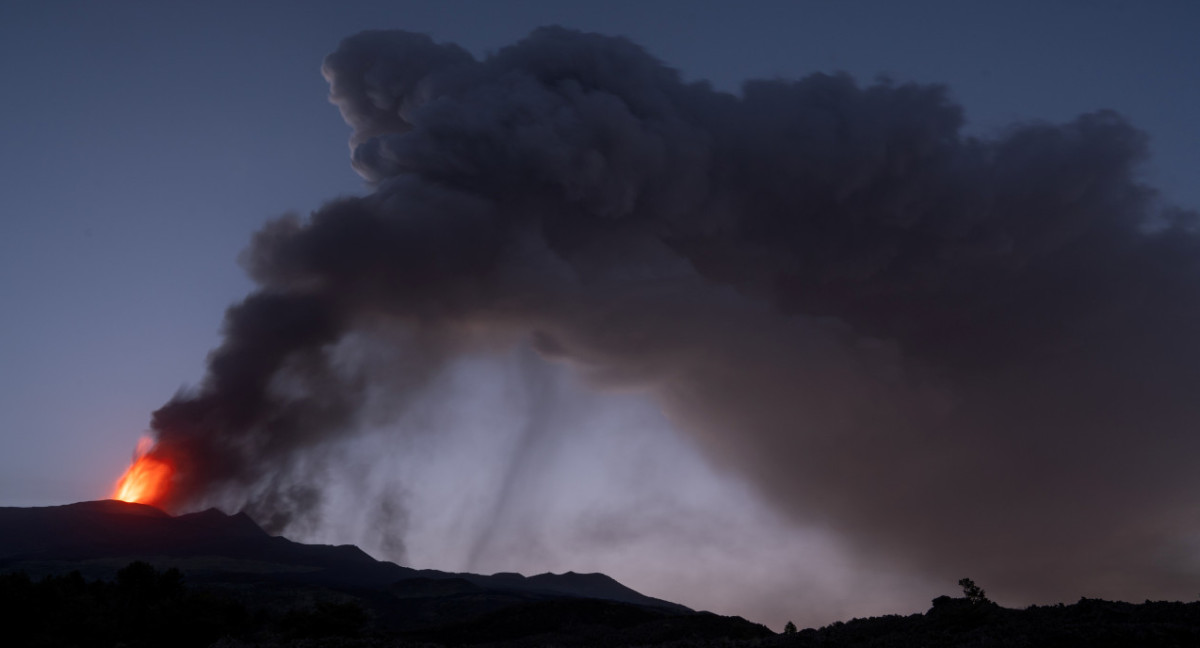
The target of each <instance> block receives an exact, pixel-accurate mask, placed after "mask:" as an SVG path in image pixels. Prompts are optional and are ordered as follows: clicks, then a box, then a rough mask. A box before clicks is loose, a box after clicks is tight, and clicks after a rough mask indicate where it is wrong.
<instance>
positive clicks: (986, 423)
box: [153, 28, 1200, 600]
mask: <svg viewBox="0 0 1200 648" xmlns="http://www.w3.org/2000/svg"><path fill="white" fill-rule="evenodd" d="M324 74H325V76H326V78H327V79H328V80H329V83H330V87H331V98H332V101H333V102H334V103H335V104H337V106H338V107H339V108H340V110H341V112H342V115H343V117H344V118H345V120H346V122H347V123H348V124H349V125H350V126H352V127H353V134H352V136H351V140H350V141H351V151H352V160H353V164H354V168H355V169H356V170H357V171H358V172H359V173H360V174H362V175H363V176H364V177H365V178H366V179H367V180H368V181H369V182H370V183H371V184H372V186H373V189H374V191H373V193H371V194H370V195H368V196H365V197H355V198H345V199H339V200H336V201H333V202H331V203H329V204H327V205H326V206H324V207H323V208H322V209H320V210H318V211H317V212H315V213H313V214H312V215H311V216H309V217H307V218H300V217H295V216H291V217H286V218H282V219H280V220H276V221H274V222H271V223H269V224H268V225H267V226H266V227H264V228H263V229H262V231H260V232H259V233H258V234H257V235H256V236H255V238H254V240H253V241H252V243H251V245H250V248H249V249H248V250H247V251H246V253H245V256H244V263H245V266H246V268H247V270H248V272H249V273H250V275H251V276H252V277H253V278H254V280H255V281H256V282H257V283H258V285H259V289H258V290H257V292H255V293H253V294H251V295H250V296H249V297H247V298H246V299H245V300H244V301H243V302H241V303H240V304H237V305H235V306H233V307H232V308H231V309H230V310H229V312H228V314H227V316H226V322H225V340H224V343H223V344H222V345H221V346H220V347H219V348H218V349H217V350H215V351H214V352H213V354H212V356H211V357H210V360H209V370H208V374H207V376H206V377H205V379H204V381H203V382H202V383H201V384H200V385H199V386H198V387H197V388H196V389H195V390H193V391H189V392H186V393H181V394H179V395H178V396H177V397H176V398H174V399H173V400H172V401H171V402H170V403H168V404H167V405H165V406H164V407H163V408H162V409H160V410H158V411H157V412H156V413H155V415H154V420H153V427H154V430H155V431H156V433H157V436H158V442H159V445H158V446H157V449H156V450H155V452H156V453H158V454H160V455H164V456H168V457H170V458H171V459H172V460H173V461H174V462H175V463H176V464H177V465H178V466H179V473H178V482H177V484H176V488H175V490H174V491H173V493H172V497H173V499H172V500H171V501H169V502H168V505H169V506H171V507H173V508H187V507H190V506H195V505H198V504H199V503H201V502H205V501H211V500H213V499H217V498H221V497H227V498H228V497H234V498H235V499H238V500H239V501H240V502H241V503H242V505H243V506H245V507H246V508H247V509H248V510H249V511H251V513H252V514H253V515H254V516H255V518H256V519H259V520H264V521H266V523H267V524H268V525H269V526H271V527H272V528H274V529H283V528H289V526H294V525H298V524H303V523H304V515H305V513H306V512H307V511H311V510H312V508H313V507H314V506H315V505H316V503H317V502H318V501H319V499H320V494H321V493H320V487H319V484H320V479H319V477H318V476H314V472H313V471H314V470H317V469H316V468H313V465H315V463H314V462H316V463H319V462H318V461H317V460H318V458H319V457H320V455H321V453H322V452H324V451H325V449H327V448H328V447H329V444H331V443H332V442H334V441H335V440H337V439H342V438H345V437H346V436H347V435H353V434H356V433H358V431H359V430H362V429H363V428H364V427H367V426H368V425H369V424H370V423H372V422H380V421H386V420H391V419H394V418H395V417H397V416H399V415H400V414H401V413H403V412H404V411H405V408H406V405H407V404H408V403H409V402H410V401H411V399H413V398H414V397H415V395H416V394H419V393H420V392H421V390H422V389H423V387H424V386H425V385H426V384H427V383H428V382H429V381H430V380H433V379H434V378H435V377H436V376H437V375H438V374H439V372H441V371H443V370H444V369H445V367H446V366H447V363H448V362H451V361H452V360H454V359H455V358H459V357H462V356H463V355H464V354H470V353H473V352H477V351H480V350H486V349H506V348H512V347H514V345H521V344H532V345H533V347H534V348H535V349H536V350H537V352H538V357H536V358H534V359H533V361H535V362H541V361H543V360H544V361H551V362H558V363H563V364H565V365H567V366H570V367H572V368H574V369H575V370H577V373H578V374H579V375H581V376H583V377H584V378H585V379H586V380H587V381H588V382H589V383H590V384H592V385H594V386H596V387H600V388H622V389H630V390H640V391H644V392H646V393H649V394H652V395H653V396H654V397H655V398H656V399H657V400H658V402H659V403H660V404H661V405H662V407H663V409H664V411H665V412H666V413H667V414H668V415H669V416H670V417H671V418H672V420H673V421H674V422H675V423H676V425H677V427H678V428H679V429H680V430H682V431H684V432H686V433H687V434H688V435H689V437H690V438H692V439H693V440H694V441H695V443H696V444H698V446H699V447H700V448H702V449H703V451H704V452H705V453H706V455H707V456H708V457H710V458H711V460H712V461H713V462H715V463H716V464H718V465H720V466H722V467H725V468H727V469H729V470H732V471H734V472H736V473H737V474H740V475H742V476H743V477H744V478H745V479H746V480H748V481H749V482H750V483H751V484H752V486H753V487H754V488H755V489H756V491H757V492H758V493H760V494H761V496H763V497H764V498H766V499H767V500H768V501H769V502H771V503H772V504H773V505H774V506H775V507H776V508H777V509H778V510H780V511H782V512H784V513H785V514H786V515H787V516H788V517H789V518H791V519H793V520H795V521H796V522H798V523H801V524H804V525H809V526H813V527H820V528H825V529H829V530H831V531H832V532H834V533H836V534H838V535H839V536H840V537H842V538H844V539H845V541H846V542H847V543H848V544H849V546H850V547H852V548H853V550H854V551H856V552H859V553H860V554H861V555H863V556H866V557H870V558H871V559H873V560H882V561H888V562H891V563H894V564H901V565H905V566H907V567H909V568H911V569H913V570H916V571H917V572H919V573H922V574H926V575H929V576H931V577H933V578H939V579H944V580H945V581H946V582H952V581H953V580H954V579H957V578H959V577H961V576H963V575H970V576H971V577H972V578H974V579H976V580H977V581H979V582H981V583H986V584H987V586H988V590H989V592H991V593H993V594H995V595H998V596H999V597H1001V598H1003V597H1009V598H1024V599H1025V600H1029V599H1037V600H1044V599H1047V598H1060V597H1068V598H1069V597H1073V596H1078V595H1079V594H1080V593H1081V592H1086V593H1089V594H1090V595H1104V596H1116V597H1121V596H1125V597H1134V598H1140V597H1143V596H1146V597H1179V596H1185V595H1187V596H1191V595H1193V594H1194V592H1195V584H1196V582H1197V578H1198V577H1200V574H1198V573H1197V562H1196V560H1195V558H1194V556H1195V553H1196V550H1197V549H1196V547H1194V546H1188V545H1187V544H1185V543H1186V542H1187V537H1188V536H1187V533H1189V529H1190V528H1191V527H1189V524H1191V525H1193V526H1194V522H1195V519H1196V513H1197V510H1198V505H1200V501H1198V496H1197V493H1200V488H1198V487H1200V477H1198V475H1200V472H1198V471H1196V470H1195V466H1194V463H1195V461H1194V457H1196V456H1200V454H1198V452H1200V436H1198V435H1197V434H1196V430H1197V429H1200V398H1197V397H1196V393H1197V388H1198V387H1200V343H1198V342H1197V339H1196V334H1195V332H1196V331H1197V330H1200V267H1198V266H1200V245H1198V239H1197V234H1196V227H1195V223H1196V217H1197V214H1196V213H1195V212H1191V211H1185V210H1180V209H1177V208H1169V207H1164V206H1163V205H1161V204H1160V201H1159V199H1158V197H1157V196H1156V194H1155V192H1154V191H1153V190H1152V189H1150V188H1149V187H1147V186H1145V185H1144V184H1142V183H1141V182H1140V181H1139V180H1138V175H1137V173H1138V168H1139V164H1140V162H1141V161H1142V160H1143V158H1144V157H1145V155H1146V141H1145V140H1146V138H1145V136H1144V135H1143V134H1142V133H1140V132H1139V131H1138V130H1136V129H1135V128H1133V127H1132V126H1131V125H1129V124H1128V123H1126V122H1125V121H1124V120H1123V119H1122V118H1121V117H1119V116H1118V115H1116V114H1113V113H1111V112H1103V111H1102V112H1097V113H1092V114H1087V115H1082V116H1080V117H1078V118H1077V119H1075V120H1074V121H1071V122H1069V123H1066V124H1060V125H1051V124H1040V123H1037V124H1024V125H1016V126H1014V127H1012V128H1011V129H1010V130H1009V131H1008V132H1006V133H1005V134H1003V135H1002V136H999V137H997V138H994V139H986V140H984V139H975V138H969V137H965V136H964V135H962V134H961V128H962V124H963V117H962V111H961V109H960V107H959V106H957V105H956V104H954V103H953V102H952V101H951V100H950V99H949V97H948V95H947V91H946V90H945V89H944V88H942V87H939V86H924V85H915V84H893V83H889V82H881V83H877V84H875V85H871V86H866V87H863V86H860V85H858V84H857V83H856V82H855V81H854V80H852V79H851V78H849V77H846V76H829V75H822V74H817V75H813V76H809V77H807V78H804V79H801V80H798V81H794V82H792V81H753V82H749V83H747V84H746V85H745V87H744V89H743V93H742V96H740V97H735V96H732V95H728V94H723V93H719V92H715V91H713V90H712V89H711V88H710V87H708V86H707V85H705V84H703V83H693V84H687V83H684V82H682V81H681V80H680V78H679V75H678V74H677V73H676V72H675V71H674V70H672V69H670V68H667V67H665V66H664V65H662V64H661V63H659V62H658V61H656V60H655V59H653V58H652V57H651V56H649V55H648V54H646V53H645V52H644V51H643V50H642V49H641V48H639V47H638V46H636V45H634V44H632V43H630V42H628V41H626V40H624V39H620V38H609V37H603V36H598V35H594V34H584V33H578V32H574V31H570V30H566V29H561V28H543V29H539V30H537V31H535V32H533V33H532V34H531V35H530V36H529V37H527V38H526V39H524V40H522V41H520V42H519V43H517V44H515V45H513V46H511V47H508V48H505V49H502V50H500V51H499V52H497V53H495V54H493V55H491V56H489V57H488V58H486V59H484V60H476V59H475V58H474V57H473V56H471V55H470V54H468V53H467V52H466V51H464V50H462V49H461V48H459V47H457V46H454V45H447V44H437V43H435V42H433V41H432V40H431V39H429V38H428V37H426V36H423V35H417V34H410V33H405V32H364V33H362V34H359V35H357V36H354V37H351V38H349V39H347V40H345V41H344V42H343V43H342V44H341V46H340V47H339V48H338V50H337V51H336V52H334V53H333V54H331V55H330V56H329V57H328V58H327V59H326V61H325V65H324ZM533 383H536V379H535V380H533ZM543 418H544V417H543ZM547 424H548V423H547V422H546V421H545V420H539V419H538V417H537V416H535V415H531V419H530V422H529V423H528V425H529V427H528V429H527V432H526V434H527V436H528V438H529V439H530V440H536V438H537V436H538V435H539V434H540V432H539V429H540V428H539V427H538V426H544V425H547ZM520 461H521V459H518V460H516V463H514V465H517V466H519V462H520ZM518 469H519V468H518ZM298 474H299V475H306V476H307V477H308V478H307V479H303V480H297V479H295V478H294V476H295V475H298ZM510 478H511V477H510ZM506 483H507V482H506ZM508 496H509V495H502V497H501V499H503V498H504V497H508ZM399 506H400V505H399V504H397V503H395V502H394V501H393V500H388V501H386V502H384V504H383V505H382V509H381V510H383V511H384V512H386V513H387V516H388V517H395V518H397V519H399V518H403V513H402V512H401V508H398V507H399ZM476 551H478V548H476ZM1189 561H1190V562H1189ZM1189 588H1190V589H1189Z"/></svg>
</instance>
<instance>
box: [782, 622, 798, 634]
mask: <svg viewBox="0 0 1200 648" xmlns="http://www.w3.org/2000/svg"><path fill="white" fill-rule="evenodd" d="M783 634H796V624H795V623H792V622H791V621H788V622H787V625H785V626H783Z"/></svg>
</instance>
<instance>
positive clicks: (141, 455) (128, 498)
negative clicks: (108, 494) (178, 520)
mask: <svg viewBox="0 0 1200 648" xmlns="http://www.w3.org/2000/svg"><path fill="white" fill-rule="evenodd" d="M152 450H154V442H153V441H151V440H150V439H146V438H143V439H142V440H141V441H139V442H138V447H137V451H136V452H135V453H134V456H133V463H132V464H130V466H129V469H128V470H126V471H125V474H124V475H122V476H121V479H119V480H117V486H116V488H114V489H113V494H112V498H113V499H118V500H121V501H123V502H137V503H139V504H150V505H156V504H158V502H160V501H161V500H162V499H164V498H165V497H166V495H167V489H168V487H169V486H170V482H171V477H172V475H174V474H175V467H174V466H172V465H171V464H170V463H168V462H167V461H164V460H163V459H162V458H160V457H155V456H152V455H151V451H152Z"/></svg>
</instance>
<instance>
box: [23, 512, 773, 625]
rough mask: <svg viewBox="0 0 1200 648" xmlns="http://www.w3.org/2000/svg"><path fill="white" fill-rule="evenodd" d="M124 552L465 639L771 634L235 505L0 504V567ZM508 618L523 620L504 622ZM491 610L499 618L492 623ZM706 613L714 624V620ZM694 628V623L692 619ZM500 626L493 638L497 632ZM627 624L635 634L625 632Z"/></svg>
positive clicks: (97, 572)
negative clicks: (269, 522) (575, 633)
mask: <svg viewBox="0 0 1200 648" xmlns="http://www.w3.org/2000/svg"><path fill="white" fill-rule="evenodd" d="M134 561H142V562H146V563H149V564H151V565H153V566H155V567H159V568H164V569H169V568H176V569H179V570H180V571H181V572H182V574H183V575H184V577H185V578H186V579H187V581H188V582H189V583H190V584H192V585H195V586H199V587H204V588H208V589H210V590H212V591H216V592H224V593H226V594H227V593H229V592H234V593H236V595H237V597H238V599H239V600H241V601H248V602H249V603H250V604H251V605H252V606H256V605H257V606H262V607H267V608H269V607H276V608H278V607H281V606H283V607H287V606H290V605H294V604H295V603H296V600H297V599H303V600H311V599H312V598H314V597H316V598H317V599H320V598H322V597H326V598H328V597H334V598H337V599H339V600H344V599H346V598H347V597H349V598H350V599H353V600H355V601H356V602H357V603H358V604H360V605H362V606H363V607H364V608H366V609H368V610H370V611H371V615H372V618H374V619H375V620H376V622H377V624H378V625H379V626H380V627H382V628H384V629H386V630H388V631H393V632H400V633H404V634H406V635H408V636H414V637H419V638H422V639H434V640H439V641H440V640H447V639H449V640H453V641H455V642H459V641H465V642H468V643H474V642H477V641H479V640H483V641H491V640H494V639H498V638H503V639H506V640H507V639H513V638H514V635H513V633H514V632H516V633H517V635H518V636H519V635H521V634H522V633H524V632H526V629H525V628H527V627H537V628H539V629H540V630H539V632H544V631H546V630H547V628H549V629H550V630H551V631H553V630H554V629H555V628H558V627H559V626H561V625H562V624H563V623H568V622H569V623H575V622H577V620H578V619H579V618H581V616H582V617H588V616H598V617H599V618H602V619H607V620H608V621H603V622H602V623H601V625H604V624H605V623H609V622H610V621H611V622H613V623H617V624H618V625H620V626H621V631H622V632H627V631H628V627H626V626H632V627H636V628H642V627H644V628H645V629H646V631H647V632H651V633H652V634H654V635H655V636H658V635H659V634H660V632H661V629H662V628H663V627H669V628H672V629H673V630H672V631H673V632H674V631H679V630H680V629H684V628H687V627H690V626H694V625H696V624H699V625H700V626H703V628H704V630H703V631H704V633H705V635H706V636H730V637H746V638H748V637H754V636H766V635H769V634H771V633H770V631H769V630H767V629H766V628H765V627H763V626H761V625H757V624H753V623H750V622H749V621H745V620H744V619H741V618H739V617H719V616H717V615H713V614H710V613H701V612H695V611H693V610H691V609H689V608H687V607H685V606H682V605H679V604H676V603H671V602H669V601H664V600H660V599H656V598H652V597H649V596H646V595H643V594H641V593H639V592H637V591H634V590H633V589H630V588H628V587H626V586H624V585H622V584H621V583H619V582H617V581H616V580H614V579H612V578H610V577H608V576H606V575H604V574H577V573H573V572H568V573H565V574H550V573H546V574H540V575H536V576H530V577H526V576H523V575H520V574H511V573H499V574H492V575H482V574H470V573H450V572H442V571H436V570H420V569H412V568H409V567H404V566H400V565H397V564H395V563H392V562H387V561H380V560H376V559H375V558H372V557H371V556H370V555H368V554H367V553H366V552H364V551H362V550H361V549H359V548H358V547H355V546H353V545H340V546H330V545H309V544H303V543H298V542H293V541H291V540H288V539H287V538H284V537H282V536H272V535H270V534H268V533H267V532H265V531H264V530H263V529H262V528H260V527H259V526H258V525H257V524H256V523H255V522H254V521H253V520H252V519H250V517H248V516H247V515H245V514H244V513H239V514H236V515H228V514H226V513H223V512H221V511H219V510H217V509H209V510H206V511H202V512H198V513H190V514H186V515H179V516H172V515H169V514H167V513H165V512H163V511H162V510H160V509H158V508H155V507H153V506H149V505H146V504H136V503H129V502H122V501H118V500H101V501H90V502H79V503H76V504H68V505H65V506H52V507H36V508H18V507H0V572H18V571H20V572H24V573H26V574H29V575H31V576H33V577H35V578H37V577H44V576H51V575H60V574H66V573H69V572H74V571H77V572H80V574H81V575H82V576H83V577H85V578H88V579H98V580H111V579H113V577H114V576H116V574H117V572H118V571H119V570H120V569H121V568H123V567H125V566H127V565H129V564H130V563H132V562H134ZM513 619H524V621H522V622H521V623H519V624H518V625H521V626H522V627H521V628H517V629H516V630H514V628H513V626H512V620H513ZM497 620H502V621H503V623H500V624H499V625H500V627H496V626H497ZM714 624H715V625H714ZM696 627H699V626H696ZM496 633H500V634H501V635H503V637H499V636H497V635H496ZM635 634H636V633H635Z"/></svg>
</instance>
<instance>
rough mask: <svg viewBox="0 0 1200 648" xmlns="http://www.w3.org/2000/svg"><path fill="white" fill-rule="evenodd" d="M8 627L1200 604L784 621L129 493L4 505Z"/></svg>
mask: <svg viewBox="0 0 1200 648" xmlns="http://www.w3.org/2000/svg"><path fill="white" fill-rule="evenodd" d="M0 627H2V628H3V629H4V630H3V633H4V634H3V637H4V641H3V645H14V646H80V647H85V646H96V647H100V646H116V645H123V646H128V647H131V648H133V647H137V646H182V647H189V646H195V647H198V648H199V647H205V646H221V647H224V648H235V647H242V646H245V647H249V646H280V647H282V646H308V647H314V648H315V647H321V646H329V647H331V648H332V647H335V646H336V647H342V648H349V647H363V648H368V647H376V646H380V647H381V646H513V647H519V646H531V647H532V646H614V647H615V646H679V647H686V646H764V647H772V646H779V647H784V646H797V647H807V646H813V647H816V646H864V647H867V646H871V647H880V648H883V647H891V646H897V647H899V646H947V647H958V646H964V647H965V646H1031V647H1033V646H1080V647H1083V646H1088V647H1104V646H1163V647H1166V646H1181V647H1182V646H1188V647H1195V646H1200V602H1193V603H1179V602H1150V601H1147V602H1145V603H1142V604H1131V603H1120V602H1110V601H1102V600H1095V599H1081V600H1080V601H1079V602H1077V603H1075V604H1073V605H1061V604H1060V605H1057V606H1042V607H1038V606H1034V607H1030V608H1027V609H1024V610H1015V609H1006V608H1001V607H999V606H997V605H995V604H994V603H991V602H990V601H987V600H986V599H985V598H982V596H979V597H971V598H967V597H964V598H950V597H946V596H943V597H939V598H938V599H936V600H934V601H933V607H932V608H931V609H930V610H929V611H928V612H926V613H924V614H913V615H909V616H898V615H892V616H885V617H876V618H870V619H855V620H851V621H848V622H838V623H835V624H832V625H829V626H826V627H824V628H820V629H806V630H801V631H799V632H789V633H785V634H779V635H776V634H775V633H773V632H771V631H770V630H768V629H767V628H765V627H764V626H761V625H758V624H754V623H751V622H749V621H746V620H744V619H741V618H739V617H723V616H718V615H715V614H710V613H704V612H695V611H693V610H690V609H688V608H686V607H684V606H681V605H678V604H675V603H670V602H668V601H662V600H659V599H654V598H651V597H647V596H644V595H642V594H640V593H638V592H636V591H634V590H631V589H629V588H627V587H625V586H623V585H621V584H620V583H618V582H617V581H615V580H613V579H611V578H609V577H607V576H604V575H603V574H574V573H567V574H542V575H539V576H532V577H525V576H521V575H518V574H494V575H491V576H484V575H478V574H453V573H447V572H438V571H432V570H415V569H409V568H406V567H401V566H399V565H395V564H393V563H388V562H381V561H377V560H375V559H373V558H371V557H370V556H368V555H367V554H365V553H363V552H362V551H360V550H358V549H357V548H355V547H351V546H340V547H331V546H321V545H304V544H299V543H295V542H291V541H289V540H287V539H285V538H281V537H273V536H270V535H268V534H267V533H265V532H264V531H262V529H260V528H259V527H258V526H257V525H255V524H254V522H253V521H251V520H250V519H249V518H247V517H246V516H244V515H234V516H229V515H225V514H224V513H221V512H219V511H215V510H210V511H206V512H203V513H196V514H192V515H184V516H178V517H172V516H170V515H167V514H166V513H163V512H162V511H159V510H158V509H154V508H152V507H148V506H142V505H137V504H125V503H121V502H115V501H103V502H83V503H79V504H73V505H69V506H59V507H44V508H0Z"/></svg>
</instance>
